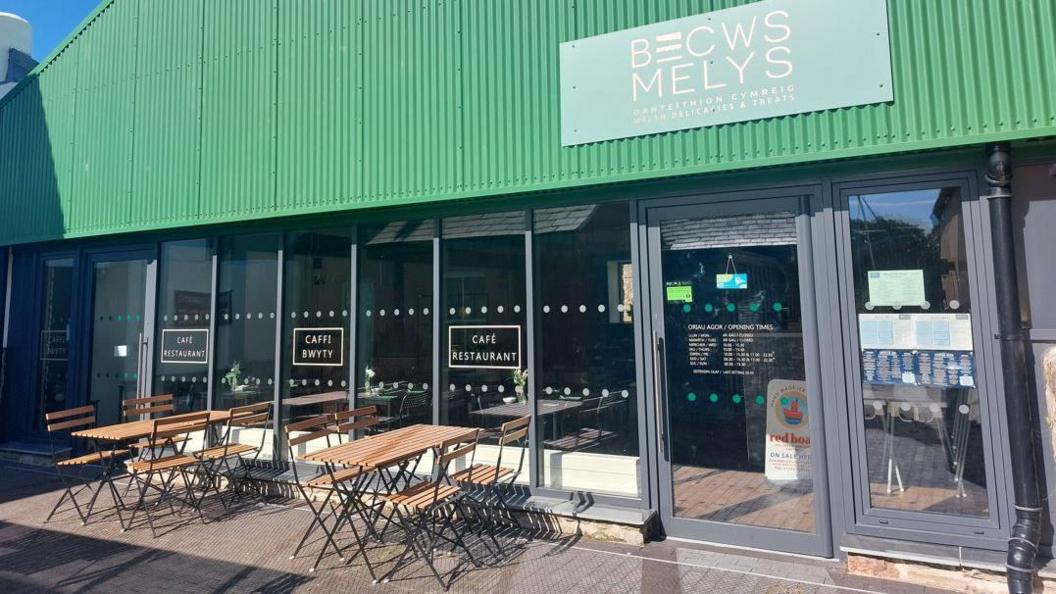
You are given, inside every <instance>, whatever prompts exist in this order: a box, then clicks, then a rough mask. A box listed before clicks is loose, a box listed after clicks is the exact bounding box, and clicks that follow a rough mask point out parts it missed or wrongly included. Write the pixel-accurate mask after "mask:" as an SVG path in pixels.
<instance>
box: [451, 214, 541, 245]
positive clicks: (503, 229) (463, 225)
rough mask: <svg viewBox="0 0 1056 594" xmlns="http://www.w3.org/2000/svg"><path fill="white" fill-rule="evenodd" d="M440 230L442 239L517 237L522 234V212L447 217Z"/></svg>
mask: <svg viewBox="0 0 1056 594" xmlns="http://www.w3.org/2000/svg"><path fill="white" fill-rule="evenodd" d="M441 228H442V229H443V237H444V239H458V238H461V237H495V236H499V235H518V234H520V233H524V211H520V210H515V211H509V212H494V213H486V214H478V215H468V216H463V217H447V218H445V219H444V220H443V223H442V225H441Z"/></svg>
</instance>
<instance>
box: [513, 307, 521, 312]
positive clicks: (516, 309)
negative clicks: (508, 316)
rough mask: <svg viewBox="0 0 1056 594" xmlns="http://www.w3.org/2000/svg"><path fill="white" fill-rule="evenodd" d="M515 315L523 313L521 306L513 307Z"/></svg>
mask: <svg viewBox="0 0 1056 594" xmlns="http://www.w3.org/2000/svg"><path fill="white" fill-rule="evenodd" d="M513 313H521V306H520V305H514V306H513Z"/></svg>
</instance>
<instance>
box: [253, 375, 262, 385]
mask: <svg viewBox="0 0 1056 594" xmlns="http://www.w3.org/2000/svg"><path fill="white" fill-rule="evenodd" d="M253 383H255V384H257V385H258V386H259V385H260V378H259V377H258V378H257V379H256V380H254V382H253Z"/></svg>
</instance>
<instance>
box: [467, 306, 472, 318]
mask: <svg viewBox="0 0 1056 594" xmlns="http://www.w3.org/2000/svg"><path fill="white" fill-rule="evenodd" d="M471 313H473V308H472V307H467V308H466V315H467V316H468V315H469V314H471Z"/></svg>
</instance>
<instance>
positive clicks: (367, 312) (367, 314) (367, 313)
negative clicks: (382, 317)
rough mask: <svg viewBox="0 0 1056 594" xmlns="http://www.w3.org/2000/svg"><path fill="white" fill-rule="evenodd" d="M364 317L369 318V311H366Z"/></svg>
mask: <svg viewBox="0 0 1056 594" xmlns="http://www.w3.org/2000/svg"><path fill="white" fill-rule="evenodd" d="M364 315H365V316H367V317H368V318H369V317H370V310H369V309H368V310H367V311H366V313H365V314H364Z"/></svg>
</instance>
